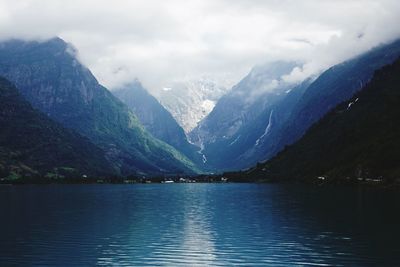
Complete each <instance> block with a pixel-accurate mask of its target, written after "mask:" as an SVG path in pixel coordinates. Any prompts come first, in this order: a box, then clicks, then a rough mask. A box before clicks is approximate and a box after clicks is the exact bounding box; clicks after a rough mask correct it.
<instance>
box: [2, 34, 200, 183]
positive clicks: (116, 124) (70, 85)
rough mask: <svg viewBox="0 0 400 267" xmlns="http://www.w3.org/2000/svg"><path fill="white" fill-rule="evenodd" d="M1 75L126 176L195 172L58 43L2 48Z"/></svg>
mask: <svg viewBox="0 0 400 267" xmlns="http://www.w3.org/2000/svg"><path fill="white" fill-rule="evenodd" d="M0 74H1V75H3V76H5V77H6V78H8V79H9V80H10V81H12V82H13V83H15V84H16V86H17V88H18V89H19V90H20V92H21V93H22V95H23V96H24V97H25V98H26V99H27V100H28V101H29V102H30V103H31V104H32V105H33V106H34V107H35V108H37V109H39V110H41V111H42V112H44V113H45V114H47V115H48V116H50V117H51V118H53V119H54V120H56V121H58V122H60V123H61V124H62V125H64V126H65V127H68V128H72V129H74V130H76V131H77V132H78V133H80V134H82V135H84V136H86V137H88V138H89V139H90V140H91V141H92V142H93V143H95V144H97V145H98V146H100V147H101V148H102V149H103V150H104V151H105V152H106V156H107V159H108V160H109V161H110V162H111V163H113V165H114V167H115V168H117V169H119V170H120V173H121V174H122V175H129V174H174V173H181V172H187V173H192V172H194V171H195V170H196V169H195V167H194V165H193V163H192V162H190V160H188V159H187V158H186V157H184V156H183V155H182V154H180V153H179V152H178V151H176V150H175V149H174V148H172V147H171V146H169V145H167V144H165V143H164V142H162V141H160V140H157V139H155V138H154V137H152V136H151V135H150V134H149V133H147V132H146V131H145V130H144V128H143V126H142V125H141V124H140V122H139V121H138V120H137V118H136V117H135V116H134V114H132V112H130V111H129V109H128V108H127V107H126V106H125V105H124V104H123V103H122V102H121V101H119V100H118V99H117V98H116V97H114V96H113V95H112V94H111V93H110V92H109V91H108V90H107V89H106V88H104V87H103V86H101V85H100V84H99V83H98V82H97V80H96V78H95V77H94V76H93V75H92V73H91V72H90V71H89V70H88V69H87V68H86V67H84V66H83V65H82V64H80V63H79V61H78V60H77V57H76V51H75V50H74V49H73V48H72V47H71V46H70V45H68V44H66V43H65V42H64V41H63V40H61V39H59V38H54V39H51V40H49V41H46V42H22V41H9V42H5V43H2V44H1V45H0Z"/></svg>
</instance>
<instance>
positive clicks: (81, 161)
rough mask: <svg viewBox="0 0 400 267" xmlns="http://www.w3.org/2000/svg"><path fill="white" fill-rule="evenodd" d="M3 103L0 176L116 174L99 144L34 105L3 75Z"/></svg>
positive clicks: (0, 111)
mask: <svg viewBox="0 0 400 267" xmlns="http://www.w3.org/2000/svg"><path fill="white" fill-rule="evenodd" d="M0 103H1V105H0V128H1V131H0V178H5V179H7V178H8V179H18V178H22V177H24V178H29V177H31V178H36V177H37V178H43V177H47V178H62V177H65V178H68V177H71V178H80V177H82V175H89V176H102V175H110V174H113V172H114V170H113V169H112V168H111V165H110V164H109V163H108V162H107V160H106V158H105V156H104V152H103V151H102V150H101V149H100V148H98V147H96V146H95V145H94V144H92V143H91V142H90V141H89V140H88V139H87V138H85V137H82V136H81V135H79V134H77V133H75V132H74V131H72V130H70V129H66V128H64V127H63V126H61V125H60V124H59V123H56V122H54V121H52V120H51V119H49V118H48V117H47V116H46V115H44V114H42V113H40V112H39V111H37V110H35V109H33V108H32V106H31V105H30V104H29V103H28V102H27V101H26V100H25V99H24V98H23V97H22V96H21V95H20V94H19V93H18V90H17V89H16V88H15V87H14V86H13V85H12V84H11V83H10V82H9V81H7V80H6V79H4V78H1V77H0Z"/></svg>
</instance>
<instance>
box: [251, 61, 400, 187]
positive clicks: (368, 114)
mask: <svg viewBox="0 0 400 267" xmlns="http://www.w3.org/2000/svg"><path fill="white" fill-rule="evenodd" d="M399 121H400V59H399V60H397V61H396V62H395V63H393V64H392V65H388V66H386V67H384V68H382V69H381V70H379V71H377V72H376V73H375V75H374V78H373V79H372V80H371V81H370V82H369V83H368V84H367V85H366V86H365V87H364V88H363V89H362V90H361V92H359V93H357V94H356V95H355V96H354V97H353V98H352V99H350V100H349V101H346V102H344V103H342V104H340V105H339V106H337V107H336V108H335V109H333V110H332V111H331V112H329V113H328V114H327V115H326V116H325V117H324V118H323V119H322V120H321V121H319V122H318V123H316V124H315V125H314V126H313V127H311V128H310V129H309V131H308V132H307V133H306V134H305V135H304V136H303V138H301V139H300V140H299V141H298V142H296V143H295V144H294V145H292V146H289V147H287V148H286V149H285V150H284V151H282V152H281V153H279V154H278V155H277V156H276V157H274V158H273V159H271V160H270V161H268V162H267V163H265V164H259V165H258V166H257V167H256V168H255V169H253V170H251V171H249V172H248V174H247V175H248V176H247V177H248V178H251V179H277V180H281V179H289V180H294V179H304V180H316V179H317V177H324V178H320V180H321V179H324V181H334V180H352V179H353V180H355V179H358V178H374V179H376V178H380V179H384V180H386V181H392V180H394V179H398V178H399V177H400V165H399V162H398V161H399V159H400V141H399V136H400V124H399Z"/></svg>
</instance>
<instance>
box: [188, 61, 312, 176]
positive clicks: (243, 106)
mask: <svg viewBox="0 0 400 267" xmlns="http://www.w3.org/2000/svg"><path fill="white" fill-rule="evenodd" d="M296 66H297V64H296V63H294V62H273V63H269V64H266V65H263V66H258V67H255V68H254V69H253V70H252V71H251V72H250V73H249V74H248V75H247V76H246V77H245V78H244V79H243V80H242V81H240V82H239V83H238V84H237V85H236V86H234V87H233V88H232V90H231V91H230V92H229V93H228V94H226V95H225V96H223V97H222V98H221V99H220V100H219V101H218V103H217V105H216V106H215V108H214V110H213V111H212V112H211V113H210V114H209V115H208V116H207V117H206V118H205V119H204V120H203V121H202V122H200V124H199V126H198V127H196V128H195V129H194V130H193V131H192V132H191V133H190V135H189V136H190V139H191V141H192V142H193V143H196V144H197V145H199V146H200V147H202V148H203V150H202V153H204V155H205V158H206V159H207V162H208V164H209V165H210V166H211V168H214V169H216V170H230V169H240V168H243V167H246V166H251V164H254V163H255V162H257V160H258V159H259V157H257V151H258V150H259V149H260V148H262V147H263V146H264V139H266V138H268V137H269V136H270V135H271V134H272V132H274V131H275V129H276V128H277V127H278V124H280V122H281V120H282V119H281V117H285V116H287V110H290V107H289V106H288V105H292V104H293V103H294V102H295V101H296V99H297V98H298V97H299V96H300V95H301V92H302V88H303V87H304V86H303V87H300V86H299V87H297V88H298V90H291V89H293V87H295V85H293V84H289V83H286V82H285V81H284V80H283V79H282V76H284V75H287V74H290V72H291V71H292V70H293V69H294V68H295V67H296ZM279 105H280V106H279Z"/></svg>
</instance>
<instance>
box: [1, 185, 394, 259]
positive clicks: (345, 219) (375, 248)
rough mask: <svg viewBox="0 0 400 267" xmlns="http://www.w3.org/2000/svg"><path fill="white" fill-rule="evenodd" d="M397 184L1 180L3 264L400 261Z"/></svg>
mask: <svg viewBox="0 0 400 267" xmlns="http://www.w3.org/2000/svg"><path fill="white" fill-rule="evenodd" d="M399 196H400V194H399V192H398V191H396V190H385V189H372V188H362V189H360V188H359V189H357V188H350V187H312V186H300V185H257V184H150V185H147V184H146V185H47V186H46V185H41V186H0V214H1V218H0V266H14V265H15V266H93V265H106V266H110V265H113V266H290V265H293V266H396V265H397V266H399V265H400V242H399V240H400V218H399V211H400V197H399Z"/></svg>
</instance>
